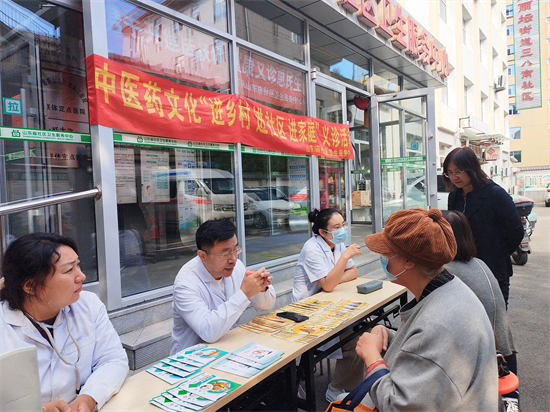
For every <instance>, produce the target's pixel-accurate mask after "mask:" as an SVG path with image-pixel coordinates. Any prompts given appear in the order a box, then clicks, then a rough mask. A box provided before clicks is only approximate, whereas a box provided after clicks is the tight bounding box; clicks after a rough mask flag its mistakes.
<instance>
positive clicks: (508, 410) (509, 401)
mask: <svg viewBox="0 0 550 412" xmlns="http://www.w3.org/2000/svg"><path fill="white" fill-rule="evenodd" d="M502 400H503V402H504V412H519V404H518V400H517V399H516V398H502Z"/></svg>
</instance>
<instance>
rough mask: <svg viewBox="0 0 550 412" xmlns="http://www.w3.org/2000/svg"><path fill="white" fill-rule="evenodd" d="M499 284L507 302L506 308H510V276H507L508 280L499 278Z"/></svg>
mask: <svg viewBox="0 0 550 412" xmlns="http://www.w3.org/2000/svg"><path fill="white" fill-rule="evenodd" d="M498 285H499V286H500V290H501V292H502V296H503V297H504V303H506V310H508V296H509V295H510V278H509V277H507V278H506V280H499V281H498Z"/></svg>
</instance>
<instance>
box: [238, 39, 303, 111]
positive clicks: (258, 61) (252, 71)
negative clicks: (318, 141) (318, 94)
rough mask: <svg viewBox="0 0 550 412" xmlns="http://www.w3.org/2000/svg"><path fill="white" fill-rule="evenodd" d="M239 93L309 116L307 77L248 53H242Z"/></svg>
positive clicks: (244, 51)
mask: <svg viewBox="0 0 550 412" xmlns="http://www.w3.org/2000/svg"><path fill="white" fill-rule="evenodd" d="M238 75H239V91H240V93H241V94H242V95H243V96H246V97H250V98H252V99H255V100H259V101H261V102H266V103H269V104H272V105H275V106H281V107H287V108H289V109H296V110H301V111H303V112H304V113H305V111H306V105H305V103H306V102H305V87H304V74H303V73H302V72H300V71H299V70H294V69H291V68H290V67H288V66H285V65H283V64H280V63H275V62H273V61H271V60H268V59H265V58H263V57H261V56H259V55H257V54H255V53H252V52H250V51H247V50H243V49H240V50H239V68H238Z"/></svg>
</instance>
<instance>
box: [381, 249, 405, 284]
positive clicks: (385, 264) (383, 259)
mask: <svg viewBox="0 0 550 412" xmlns="http://www.w3.org/2000/svg"><path fill="white" fill-rule="evenodd" d="M396 256H397V255H393V256H391V257H387V256H384V255H380V263H382V270H383V271H384V273H385V274H386V278H388V280H396V279H397V276H399V275H400V274H402V273H403V272H405V270H407V269H403V270H402V271H401V272H399V273H398V274H397V275H392V274H391V273H390V272H389V271H388V262H389V261H390V259H391V258H394V257H396Z"/></svg>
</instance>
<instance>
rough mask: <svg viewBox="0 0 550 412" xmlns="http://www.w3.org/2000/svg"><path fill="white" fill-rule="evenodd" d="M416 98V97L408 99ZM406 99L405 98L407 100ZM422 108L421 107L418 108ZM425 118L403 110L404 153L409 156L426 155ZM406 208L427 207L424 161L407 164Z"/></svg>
mask: <svg viewBox="0 0 550 412" xmlns="http://www.w3.org/2000/svg"><path fill="white" fill-rule="evenodd" d="M410 100H417V99H410ZM407 101H408V100H405V102H407ZM420 109H421V110H422V108H420ZM425 135H426V120H425V119H424V118H422V117H419V116H415V115H413V114H411V113H408V112H405V153H406V156H407V157H409V158H414V157H422V156H425V155H426V139H425ZM406 166H407V197H406V202H407V204H406V208H407V209H412V208H415V207H421V208H426V207H428V201H427V194H428V193H427V191H428V189H427V186H426V162H425V161H418V162H411V163H408V164H407V165H406Z"/></svg>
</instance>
